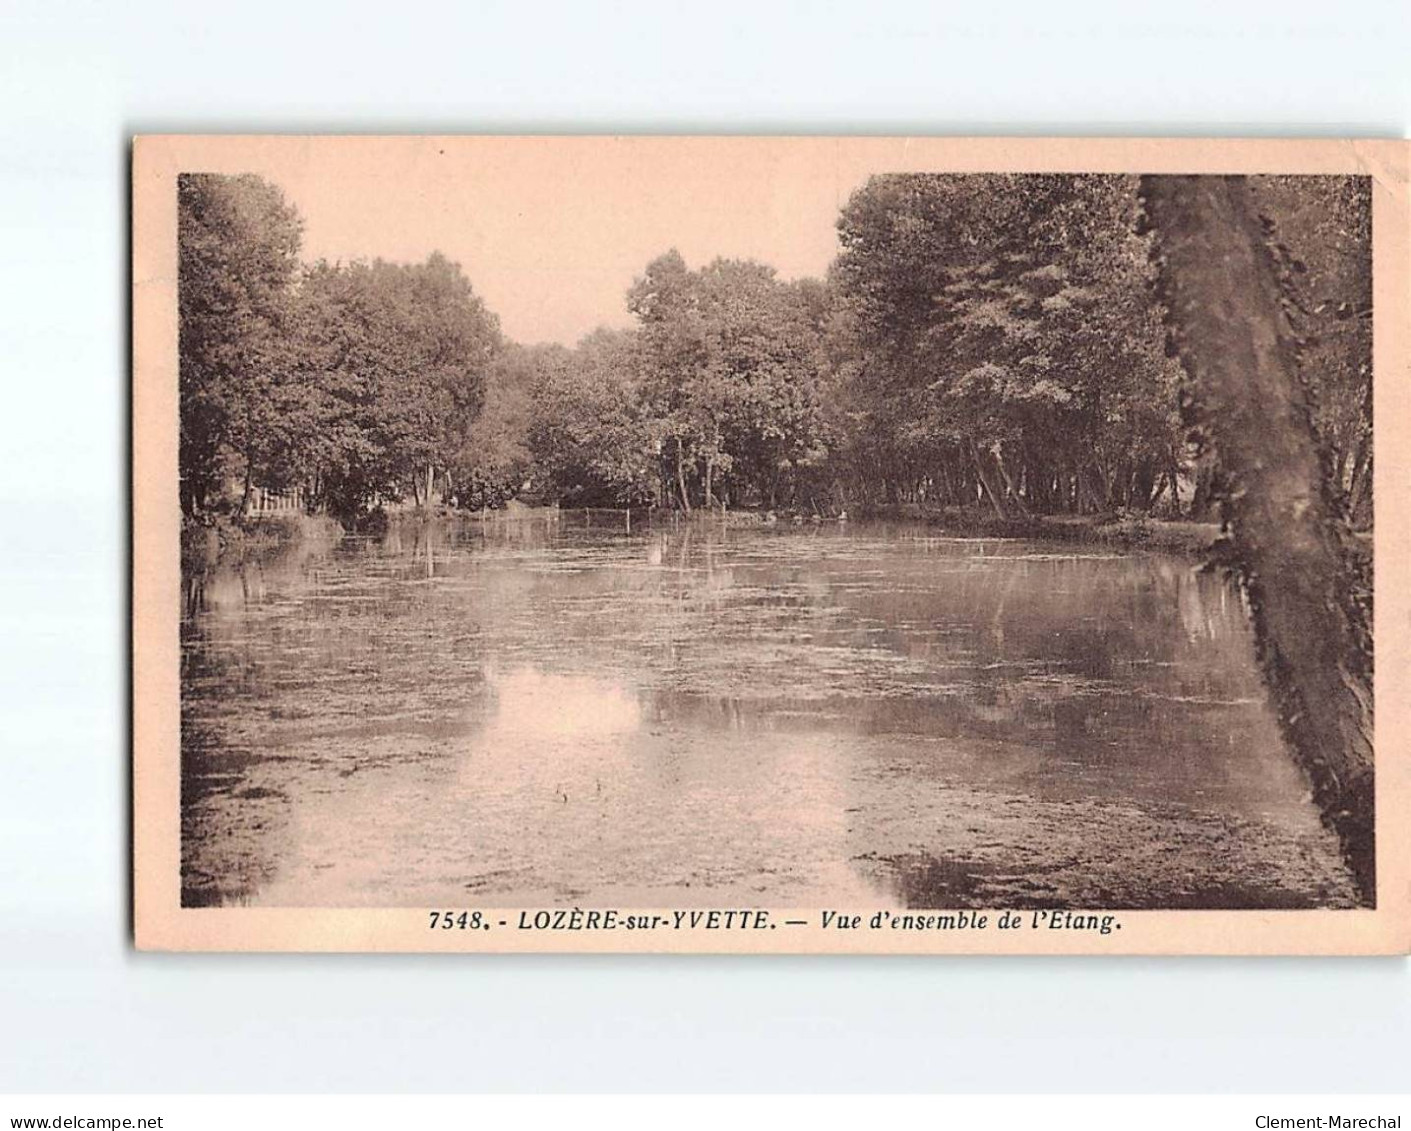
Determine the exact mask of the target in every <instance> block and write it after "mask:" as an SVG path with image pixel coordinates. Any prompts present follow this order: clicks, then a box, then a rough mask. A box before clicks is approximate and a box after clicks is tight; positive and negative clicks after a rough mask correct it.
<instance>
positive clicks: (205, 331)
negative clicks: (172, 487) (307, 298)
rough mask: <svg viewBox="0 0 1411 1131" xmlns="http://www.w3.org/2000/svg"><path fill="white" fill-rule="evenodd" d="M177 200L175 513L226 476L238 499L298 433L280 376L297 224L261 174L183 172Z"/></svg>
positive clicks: (197, 502)
mask: <svg viewBox="0 0 1411 1131" xmlns="http://www.w3.org/2000/svg"><path fill="white" fill-rule="evenodd" d="M177 198H178V213H177V214H178V231H177V248H178V266H177V278H178V289H177V290H178V318H179V325H180V351H179V352H180V420H181V446H180V469H181V504H182V508H183V510H184V511H186V512H187V513H188V514H192V513H195V512H197V511H199V510H201V509H202V508H203V507H205V506H206V505H207V502H208V500H210V499H211V497H212V496H213V494H214V493H215V492H216V490H217V489H218V488H219V486H220V485H221V481H222V479H223V477H224V476H226V475H228V474H232V473H235V474H240V475H242V476H243V479H244V491H245V493H246V494H248V492H249V487H250V483H251V479H252V477H253V476H254V475H257V474H258V473H259V470H260V469H261V466H262V465H264V464H267V463H270V462H273V461H279V460H281V459H282V458H283V457H284V454H285V452H286V451H287V449H288V447H289V446H290V444H291V443H292V437H293V435H294V434H295V433H296V430H297V427H298V422H297V417H296V416H295V415H291V410H293V409H295V408H296V407H297V406H295V405H292V404H290V403H288V402H289V400H290V397H289V395H288V389H287V378H288V375H289V372H290V368H291V361H292V354H293V351H294V349H295V337H296V335H295V334H294V333H293V332H292V327H291V324H290V319H289V314H290V299H291V287H292V284H293V282H294V278H295V274H296V272H297V270H298V265H299V264H298V254H299V239H300V223H299V218H298V216H297V215H296V214H295V212H294V210H293V209H292V208H291V207H290V206H289V205H288V204H287V203H285V200H284V196H283V194H282V193H281V192H280V191H279V190H278V189H277V188H275V187H274V186H273V185H271V184H269V183H268V182H266V181H263V180H261V179H260V178H259V177H254V176H240V177H223V176H213V175H207V174H192V173H187V174H183V175H182V176H181V177H180V178H178V181H177Z"/></svg>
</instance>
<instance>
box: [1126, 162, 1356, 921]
mask: <svg viewBox="0 0 1411 1131" xmlns="http://www.w3.org/2000/svg"><path fill="white" fill-rule="evenodd" d="M1248 192H1249V190H1248V186H1247V184H1246V181H1245V178H1243V177H1216V176H1200V177H1185V176H1181V177H1177V176H1159V177H1146V178H1144V179H1143V185H1142V194H1143V196H1144V198H1145V205H1146V210H1147V214H1148V216H1149V217H1150V219H1151V222H1152V225H1153V227H1154V229H1155V231H1156V234H1157V238H1158V240H1159V242H1160V249H1161V254H1162V263H1161V273H1162V284H1163V289H1164V290H1165V297H1166V299H1167V301H1168V304H1169V307H1170V319H1171V323H1172V329H1173V340H1174V344H1175V346H1176V348H1177V351H1178V353H1179V355H1180V358H1181V360H1182V362H1183V363H1184V365H1185V369H1186V372H1187V374H1188V375H1189V377H1190V380H1191V385H1192V388H1191V393H1192V401H1193V408H1194V411H1195V413H1196V416H1197V419H1198V422H1199V423H1200V424H1201V425H1202V426H1203V428H1204V429H1205V432H1206V434H1207V436H1208V437H1209V440H1210V443H1211V446H1212V447H1213V449H1214V452H1215V455H1216V456H1217V458H1218V460H1219V467H1220V471H1221V473H1222V474H1221V478H1222V479H1228V482H1229V489H1228V490H1226V491H1225V492H1224V493H1223V498H1222V500H1221V505H1222V512H1223V515H1224V519H1225V521H1226V523H1227V524H1228V526H1229V529H1230V533H1231V537H1232V540H1233V547H1234V557H1235V562H1236V569H1237V571H1238V572H1239V574H1240V576H1241V580H1242V583H1243V585H1244V588H1245V592H1246V593H1247V595H1248V597H1249V603H1250V607H1251V609H1252V611H1253V621H1254V631H1255V638H1256V642H1257V645H1258V649H1259V656H1260V661H1261V663H1262V665H1263V668H1264V672H1265V676H1266V680H1267V682H1268V683H1269V686H1270V689H1271V692H1272V695H1273V697H1274V700H1275V704H1276V706H1277V709H1278V714H1279V720H1280V724H1281V727H1282V729H1283V732H1284V735H1285V737H1286V738H1287V740H1288V743H1289V745H1290V747H1291V748H1292V752H1293V755H1294V757H1295V758H1296V759H1297V760H1298V761H1299V763H1300V764H1301V765H1302V767H1303V768H1304V770H1305V771H1306V772H1307V774H1308V777H1309V780H1310V782H1311V783H1312V787H1313V795H1314V798H1315V799H1316V801H1317V803H1318V805H1319V807H1320V809H1321V810H1322V813H1323V819H1324V821H1325V823H1327V824H1328V825H1329V826H1330V827H1331V828H1332V829H1334V830H1335V831H1336V833H1337V835H1338V837H1339V839H1340V841H1341V843H1342V848H1343V853H1344V855H1345V856H1346V858H1347V861H1348V864H1349V866H1350V867H1351V870H1352V873H1353V876H1354V878H1355V880H1356V882H1357V886H1358V889H1359V892H1360V894H1361V897H1362V899H1363V900H1364V901H1365V902H1366V903H1367V904H1369V905H1375V903H1376V853H1375V839H1374V835H1373V833H1374V814H1373V762H1372V687H1371V674H1372V673H1371V639H1370V632H1369V630H1368V626H1367V624H1366V618H1365V615H1364V613H1363V611H1362V608H1361V607H1360V606H1359V604H1358V602H1357V598H1356V585H1355V578H1354V573H1353V559H1352V557H1351V547H1350V533H1349V532H1348V530H1347V528H1346V524H1345V523H1344V522H1343V521H1342V518H1341V515H1340V511H1339V501H1338V498H1337V495H1336V493H1335V487H1334V485H1333V484H1330V483H1329V482H1328V481H1327V478H1326V476H1325V474H1324V470H1323V464H1322V461H1321V455H1320V452H1319V449H1318V446H1317V443H1316V440H1315V437H1314V432H1313V428H1312V425H1311V420H1312V414H1311V406H1310V404H1309V402H1308V396H1307V393H1306V391H1305V389H1304V386H1303V384H1302V383H1301V382H1300V380H1299V377H1298V371H1297V362H1296V355H1295V343H1294V335H1293V332H1292V329H1291V327H1290V326H1289V323H1288V320H1287V318H1286V316H1285V314H1284V311H1283V308H1282V305H1281V302H1280V290H1279V279H1278V276H1277V274H1276V268H1275V264H1274V261H1273V257H1272V255H1271V253H1270V252H1269V249H1268V248H1267V246H1266V245H1265V242H1264V239H1263V234H1262V231H1261V228H1260V224H1259V219H1258V216H1257V214H1256V213H1255V210H1254V208H1253V206H1252V204H1251V202H1250V200H1249V195H1248Z"/></svg>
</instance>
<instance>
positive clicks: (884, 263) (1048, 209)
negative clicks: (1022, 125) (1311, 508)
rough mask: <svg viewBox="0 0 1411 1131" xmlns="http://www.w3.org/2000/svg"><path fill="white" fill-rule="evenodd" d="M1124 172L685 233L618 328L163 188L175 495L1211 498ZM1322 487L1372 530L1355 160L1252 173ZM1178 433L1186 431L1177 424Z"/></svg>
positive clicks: (964, 181) (909, 182) (270, 194)
mask: <svg viewBox="0 0 1411 1131" xmlns="http://www.w3.org/2000/svg"><path fill="white" fill-rule="evenodd" d="M1137 188H1138V184H1137V179H1136V178H1134V177H1128V176H1093V175H1052V174H1044V175H1018V174H1004V175H963V176H962V175H953V174H899V175H885V176H877V177H874V178H872V179H871V180H870V181H868V182H867V183H866V184H865V185H864V186H863V187H861V188H860V189H858V190H857V191H856V192H855V193H854V194H853V196H852V197H851V199H850V200H849V201H848V202H847V204H846V205H845V207H844V208H843V210H842V212H841V215H840V216H839V219H838V233H839V243H840V251H839V255H838V257H837V259H836V260H835V262H834V263H833V265H832V267H831V269H830V271H829V273H828V278H827V279H826V280H815V279H803V280H797V281H788V280H783V279H780V278H779V277H778V276H777V275H776V273H775V272H774V270H773V269H772V268H771V267H769V266H767V265H765V264H761V263H758V262H754V261H749V260H735V259H717V260H715V261H713V262H710V263H707V264H705V265H704V266H700V267H697V268H692V267H691V266H689V265H688V264H687V263H686V262H685V260H684V259H683V258H682V257H681V256H680V254H678V253H677V252H676V251H674V250H673V251H668V252H666V253H665V254H663V255H661V256H659V257H657V258H656V259H654V260H652V261H651V262H650V263H648V264H646V265H645V267H644V269H643V271H642V274H641V275H640V277H638V279H637V280H636V281H635V283H634V284H633V285H632V287H631V288H630V290H629V291H628V293H627V294H626V295H625V303H626V309H627V310H628V311H629V312H630V313H631V314H632V315H633V316H634V317H635V325H634V326H632V327H631V328H629V329H624V330H599V331H597V332H595V333H593V334H590V335H588V336H587V337H586V338H584V339H583V340H582V341H581V342H579V343H578V344H577V345H575V346H574V347H572V348H568V347H565V346H559V345H538V346H521V345H516V344H514V343H509V342H506V341H504V340H502V338H501V335H500V333H499V329H498V324H497V322H496V319H495V317H494V316H493V315H492V314H491V313H490V312H489V311H488V310H487V309H486V308H485V306H484V304H483V303H482V302H481V300H480V299H479V297H477V296H476V294H475V293H474V291H473V289H472V287H471V284H470V282H469V281H468V280H467V278H466V277H465V275H464V274H463V273H462V271H461V269H460V267H459V266H457V265H456V264H453V263H451V262H449V261H448V260H446V259H445V258H444V257H442V256H440V255H433V256H432V257H431V258H430V259H428V260H427V261H426V262H424V263H421V264H415V265H407V264H393V263H386V262H382V261H373V262H355V263H351V264H336V265H335V264H328V263H317V264H313V265H312V266H309V267H307V268H302V267H301V266H300V264H299V260H298V253H299V231H300V224H299V218H298V216H297V215H296V214H295V213H294V211H293V209H292V208H290V207H289V206H288V205H287V204H286V203H285V201H284V200H283V198H282V196H281V195H280V193H279V191H278V189H276V188H274V187H273V186H271V185H269V184H267V183H265V182H263V181H261V180H260V179H259V178H256V177H219V176H191V177H183V178H182V179H181V188H180V194H181V195H180V205H181V208H180V216H181V267H180V271H181V273H180V296H181V297H180V305H181V394H182V396H181V425H182V432H181V461H182V462H181V466H182V484H183V487H182V502H183V506H184V507H185V508H186V510H187V511H188V513H193V514H194V513H197V512H199V511H201V510H203V509H207V508H210V507H212V506H216V505H218V503H219V500H221V499H224V500H225V501H226V505H229V506H235V505H238V503H237V500H243V501H248V495H249V490H250V486H251V484H258V485H260V486H262V487H266V488H273V489H276V490H278V489H285V488H289V487H292V486H300V487H302V488H303V489H304V493H303V497H304V499H305V500H306V501H307V502H308V504H309V505H311V506H315V507H325V508H327V509H329V510H331V511H333V512H334V513H336V514H338V515H340V516H341V517H343V518H345V519H346V520H348V521H353V520H355V519H356V518H357V517H358V516H359V515H361V514H363V513H365V512H367V511H368V510H369V509H371V508H374V507H376V506H378V505H381V504H385V503H390V502H393V501H398V500H406V501H407V502H409V503H411V504H415V505H419V506H425V505H428V504H430V503H431V502H432V501H433V499H434V498H435V496H436V495H437V494H438V493H439V496H440V499H441V500H442V501H444V502H446V503H454V504H457V505H461V506H469V507H477V508H479V507H496V506H501V505H503V504H504V503H506V502H507V501H508V500H510V499H513V498H516V497H522V498H524V499H526V500H528V501H532V502H554V501H562V502H564V503H566V504H568V505H591V506H643V505H656V506H666V507H676V508H679V509H682V510H687V511H689V510H692V509H695V508H701V507H705V508H711V507H723V506H758V507H763V508H793V509H797V510H808V511H814V510H823V509H826V508H832V509H834V510H841V509H843V508H846V507H854V508H856V507H859V506H867V505H877V504H884V503H899V502H911V503H926V504H929V505H942V506H956V507H984V508H986V509H988V510H991V511H993V512H994V513H995V514H996V515H998V516H1000V517H1002V518H1013V517H1024V516H1027V515H1033V514H1064V513H1072V514H1101V513H1112V512H1115V511H1120V510H1127V511H1133V512H1151V511H1167V512H1180V513H1192V512H1196V513H1201V514H1203V513H1204V512H1205V508H1206V499H1207V497H1208V496H1209V492H1208V491H1207V487H1208V486H1209V485H1210V483H1211V481H1212V475H1213V474H1214V471H1215V469H1214V464H1213V461H1208V460H1199V459H1196V458H1195V457H1196V454H1197V452H1198V450H1199V439H1200V437H1199V433H1198V431H1197V433H1195V434H1194V436H1188V434H1187V431H1186V424H1187V423H1189V422H1185V423H1183V420H1182V412H1181V396H1182V388H1183V382H1184V380H1185V377H1184V373H1183V370H1182V368H1181V365H1180V362H1179V361H1177V360H1176V359H1174V358H1172V357H1169V356H1167V353H1166V349H1165V336H1164V329H1163V319H1162V315H1163V311H1162V307H1161V304H1160V302H1159V300H1158V296H1157V294H1156V289H1155V286H1154V280H1155V266H1154V259H1153V249H1152V236H1151V235H1150V234H1148V233H1144V232H1143V231H1142V230H1141V225H1140V223H1139V219H1140V216H1139V203H1138V192H1137ZM1250 195H1251V200H1253V201H1254V202H1255V204H1256V206H1257V208H1258V212H1259V215H1260V217H1261V223H1262V224H1263V232H1264V236H1265V239H1266V242H1267V243H1268V245H1269V247H1270V248H1271V251H1272V253H1273V255H1274V256H1275V261H1276V264H1277V267H1278V270H1279V273H1280V277H1281V283H1282V288H1283V289H1282V294H1283V297H1284V301H1285V304H1286V308H1287V312H1288V317H1289V319H1290V321H1291V324H1292V325H1293V326H1294V328H1295V330H1296V332H1297V335H1298V343H1299V366H1300V374H1301V378H1302V380H1303V382H1304V384H1305V385H1306V386H1307V388H1308V389H1309V392H1310V396H1309V403H1310V405H1312V412H1313V415H1314V423H1315V426H1316V429H1317V432H1318V435H1319V438H1320V442H1321V444H1322V447H1323V450H1324V452H1325V454H1326V460H1327V463H1328V467H1329V476H1330V477H1331V479H1332V480H1333V481H1334V482H1335V484H1336V487H1337V490H1338V492H1340V494H1341V497H1342V498H1343V500H1344V505H1345V509H1346V510H1347V511H1348V512H1349V513H1350V514H1355V515H1356V516H1358V517H1359V518H1360V519H1361V520H1362V521H1364V522H1366V521H1370V503H1371V495H1370V483H1371V468H1372V457H1371V321H1370V309H1371V264H1370V224H1371V209H1370V199H1369V196H1368V188H1367V183H1366V181H1365V179H1359V178H1345V177H1327V178H1307V177H1266V178H1256V179H1253V180H1252V181H1251V182H1250ZM1192 441H1194V442H1192Z"/></svg>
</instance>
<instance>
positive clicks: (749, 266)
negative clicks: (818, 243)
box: [628, 251, 827, 510]
mask: <svg viewBox="0 0 1411 1131" xmlns="http://www.w3.org/2000/svg"><path fill="white" fill-rule="evenodd" d="M628 306H629V309H631V310H632V311H633V312H634V313H636V314H637V316H638V320H639V323H640V327H641V357H642V366H643V371H644V382H643V396H644V397H645V399H646V401H647V404H648V411H649V412H650V413H651V415H653V416H654V417H655V418H656V419H657V420H658V421H659V423H660V428H661V432H662V436H663V439H664V446H665V448H666V449H667V451H666V458H667V460H668V463H669V473H670V474H671V476H672V477H673V478H674V485H675V489H676V494H677V497H678V499H679V502H680V504H681V506H682V507H683V508H685V509H687V510H689V509H690V508H691V496H692V491H691V489H690V487H691V484H693V483H695V482H698V483H699V486H700V499H701V502H702V503H703V504H704V505H705V506H707V507H711V506H714V505H716V504H717V502H718V501H719V496H720V494H721V492H722V490H724V489H725V486H726V484H728V483H732V482H733V483H734V484H735V486H736V487H737V488H738V489H739V490H740V491H741V492H749V491H753V492H754V494H755V496H756V497H757V498H759V499H761V500H767V501H768V502H769V503H770V504H771V505H773V504H774V502H775V500H776V499H777V497H778V495H779V492H780V486H781V482H782V481H783V479H784V477H785V476H786V475H787V474H790V473H793V472H795V471H797V470H798V469H799V468H801V467H805V466H808V465H810V464H811V463H816V462H820V461H821V460H822V458H823V456H824V455H825V451H824V449H823V448H822V436H823V428H822V410H821V405H820V399H819V393H820V376H821V367H822V363H823V357H822V325H823V322H824V321H825V319H826V316H827V300H826V297H825V295H824V293H823V291H822V288H821V285H820V284H818V283H816V282H800V283H785V282H783V281H781V280H779V279H778V278H777V277H776V275H775V272H774V269H773V268H772V267H768V266H766V265H764V264H761V263H756V262H754V261H751V260H730V259H717V260H715V261H713V262H712V263H710V264H708V265H707V266H706V267H704V268H703V269H701V270H700V271H691V270H689V269H688V268H687V267H686V265H685V262H684V261H683V260H682V259H681V257H680V255H679V254H677V253H676V252H675V251H672V252H668V253H667V254H666V255H664V256H661V257H660V258H658V259H657V260H654V261H653V262H652V263H651V264H649V265H648V267H647V270H646V273H645V274H644V275H643V277H642V278H641V279H639V280H638V281H637V283H636V284H635V285H634V287H633V289H632V291H631V292H630V293H629V296H628Z"/></svg>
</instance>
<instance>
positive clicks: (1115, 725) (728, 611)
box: [182, 519, 1353, 908]
mask: <svg viewBox="0 0 1411 1131" xmlns="http://www.w3.org/2000/svg"><path fill="white" fill-rule="evenodd" d="M182 689H183V704H182V729H183V753H182V769H183V774H182V871H183V885H182V886H183V900H184V902H185V903H186V904H188V905H210V904H220V903H248V904H262V905H274V906H281V905H282V906H317V907H344V906H418V907H426V906H445V907H461V906H467V905H470V906H474V905H477V904H479V905H487V906H541V905H554V904H576V905H579V906H620V907H631V906H676V907H680V906H737V907H743V906H761V907H763V906H770V907H821V906H828V907H843V906H849V905H851V906H858V907H876V906H883V905H886V906H917V907H964V906H979V905H986V906H1006V907H1034V906H1068V907H1099V906H1101V907H1111V908H1122V907H1127V908H1137V907H1173V908H1174V907H1180V908H1190V907H1306V906H1342V905H1349V904H1351V903H1352V902H1353V895H1352V890H1351V885H1350V883H1349V880H1348V877H1347V873H1346V870H1345V868H1344V867H1343V865H1342V864H1341V862H1340V860H1339V857H1338V854H1337V850H1336V845H1335V843H1334V842H1333V840H1332V839H1331V837H1330V836H1328V834H1326V832H1325V831H1324V830H1323V829H1322V828H1321V827H1320V825H1319V822H1318V819H1317V816H1316V813H1315V811H1314V809H1313V807H1312V804H1311V802H1310V801H1309V799H1308V796H1307V790H1306V786H1305V785H1304V783H1303V781H1302V780H1301V778H1300V776H1299V774H1298V773H1297V771H1296V770H1295V768H1294V767H1293V764H1292V763H1291V761H1290V759H1289V757H1288V755H1287V754H1286V752H1285V751H1284V749H1283V747H1282V745H1281V742H1280V739H1279V736H1278V733H1277V730H1276V727H1275V724H1274V721H1273V718H1272V715H1271V713H1270V711H1269V708H1268V706H1267V703H1266V699H1265V695H1264V691H1263V688H1262V686H1261V683H1260V679H1259V675H1258V672H1257V670H1256V668H1255V664H1254V659H1253V651H1252V644H1251V639H1250V633H1249V630H1248V627H1247V625H1246V621H1245V614H1244V611H1243V609H1242V608H1241V604H1240V599H1239V596H1238V594H1237V593H1236V592H1235V591H1234V590H1233V589H1232V588H1231V587H1230V586H1229V585H1228V584H1226V583H1225V582H1224V581H1222V580H1221V579H1219V578H1217V577H1214V576H1210V575H1207V574H1201V573H1197V572H1196V571H1195V569H1194V568H1193V565H1192V563H1191V562H1189V561H1187V560H1184V559H1181V558H1176V557H1167V556H1162V555H1158V554H1148V553H1128V552H1121V553H1119V552H1107V551H1102V550H1092V549H1086V548H1084V549H1081V550H1075V549H1074V548H1073V547H1071V546H1058V545H1045V544H1038V543H1031V542H1024V541H1005V540H1000V541H996V540H974V539H955V538H948V537H938V536H935V535H934V534H933V533H931V532H928V531H926V530H924V529H919V528H916V527H903V526H885V525H872V524H859V523H854V524H851V525H845V526H835V525H830V526H826V527H821V528H802V529H799V528H789V529H787V530H785V529H774V528H763V527H756V528H742V529H718V528H716V529H711V528H705V527H698V526H697V527H692V526H681V527H677V528H671V527H667V528H666V529H656V530H647V531H640V530H639V531H635V532H633V533H632V534H627V533H625V532H623V531H622V530H620V529H616V528H611V529H604V528H603V524H602V523H601V522H600V523H599V524H598V526H597V527H596V528H594V529H585V528H583V527H582V526H578V525H574V524H572V523H570V522H568V521H563V522H559V523H554V524H547V523H521V524H510V523H490V524H482V523H480V522H477V521H475V520H473V519H472V520H468V521H465V522H461V523H449V524H447V523H442V524H430V525H412V524H405V525H403V526H401V527H400V528H394V530H393V531H392V533H390V534H389V535H387V536H386V537H383V538H377V539H369V538H352V537H349V538H345V539H343V540H342V541H341V542H340V543H338V544H337V545H336V546H323V547H318V548H311V547H303V548H296V549H292V550H289V551H286V552H284V553H282V554H280V555H278V556H276V557H274V558H272V559H269V560H265V561H262V562H246V563H243V564H240V565H227V566H223V567H221V568H218V569H216V570H213V571H211V572H208V573H205V574H202V575H200V576H192V577H189V578H188V580H187V583H186V592H185V608H184V610H183V618H182Z"/></svg>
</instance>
